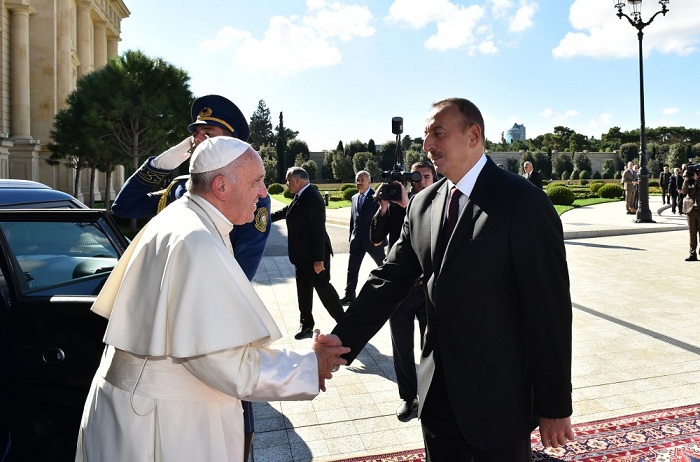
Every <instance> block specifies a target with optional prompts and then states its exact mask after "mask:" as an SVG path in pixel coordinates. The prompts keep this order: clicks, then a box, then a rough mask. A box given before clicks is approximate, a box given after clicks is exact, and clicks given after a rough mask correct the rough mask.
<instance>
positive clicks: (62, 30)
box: [56, 1, 73, 109]
mask: <svg viewBox="0 0 700 462" xmlns="http://www.w3.org/2000/svg"><path fill="white" fill-rule="evenodd" d="M70 25H71V20H70V2H66V1H63V2H56V29H57V37H56V42H57V50H56V67H57V69H56V70H57V72H56V90H57V95H56V104H57V109H62V108H63V107H65V105H66V99H67V98H68V94H69V93H70V92H71V90H72V89H73V59H72V56H71V48H72V42H73V40H72V38H71V30H70Z"/></svg>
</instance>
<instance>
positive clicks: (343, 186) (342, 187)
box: [340, 183, 355, 191]
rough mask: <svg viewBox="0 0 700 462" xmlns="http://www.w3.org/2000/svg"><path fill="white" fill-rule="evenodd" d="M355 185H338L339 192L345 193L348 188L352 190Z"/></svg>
mask: <svg viewBox="0 0 700 462" xmlns="http://www.w3.org/2000/svg"><path fill="white" fill-rule="evenodd" d="M354 187H355V185H354V184H353V183H343V184H341V185H340V190H341V191H345V190H346V189H348V188H354Z"/></svg>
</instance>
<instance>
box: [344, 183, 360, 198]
mask: <svg viewBox="0 0 700 462" xmlns="http://www.w3.org/2000/svg"><path fill="white" fill-rule="evenodd" d="M357 193H358V191H357V188H356V187H354V186H352V187H350V188H346V189H345V190H343V199H345V200H346V201H349V200H351V199H352V196H354V195H355V194H357Z"/></svg>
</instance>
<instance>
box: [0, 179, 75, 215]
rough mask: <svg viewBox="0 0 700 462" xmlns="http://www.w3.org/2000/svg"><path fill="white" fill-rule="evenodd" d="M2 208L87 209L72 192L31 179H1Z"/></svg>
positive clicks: (0, 202) (0, 197)
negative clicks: (65, 191)
mask: <svg viewBox="0 0 700 462" xmlns="http://www.w3.org/2000/svg"><path fill="white" fill-rule="evenodd" d="M0 208H12V209H59V208H60V209H86V208H88V207H87V205H85V204H83V203H82V202H80V201H79V200H78V199H76V198H75V197H73V196H71V195H70V194H67V193H64V192H63V191H57V190H55V189H51V188H49V187H48V186H46V185H45V184H43V183H38V182H36V181H30V180H0Z"/></svg>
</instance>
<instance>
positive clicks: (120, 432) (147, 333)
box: [76, 194, 319, 462]
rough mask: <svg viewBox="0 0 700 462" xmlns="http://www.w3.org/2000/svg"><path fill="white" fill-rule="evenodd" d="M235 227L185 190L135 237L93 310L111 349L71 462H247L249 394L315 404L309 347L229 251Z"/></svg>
mask: <svg viewBox="0 0 700 462" xmlns="http://www.w3.org/2000/svg"><path fill="white" fill-rule="evenodd" d="M232 228H233V226H232V225H231V223H230V222H229V221H228V220H227V219H226V218H225V217H224V216H223V215H222V214H221V213H220V212H219V211H218V210H216V209H215V208H214V207H213V206H212V205H211V204H209V203H208V202H207V201H206V200H204V199H203V198H201V197H199V196H195V195H189V194H187V195H185V197H183V198H182V199H180V200H178V201H175V202H174V203H173V204H171V205H170V206H168V207H167V208H166V209H165V210H164V211H163V212H162V213H160V214H159V215H157V216H156V217H155V218H153V219H152V220H151V221H150V222H149V223H148V224H147V225H146V227H145V228H144V229H143V230H142V231H141V232H140V233H139V235H138V236H137V237H136V238H135V239H134V241H133V242H132V243H131V245H130V246H129V247H128V249H127V251H126V252H125V254H124V255H123V256H122V258H121V259H120V260H119V264H118V265H117V267H116V268H115V269H114V270H113V272H112V274H111V275H110V277H109V278H108V280H107V282H106V283H105V286H104V287H103V289H102V291H101V292H100V294H99V295H98V297H97V300H96V301H95V304H94V305H93V307H92V310H93V311H95V312H96V313H98V314H100V315H102V316H104V317H106V318H108V319H109V324H108V326H107V331H106V333H105V339H104V340H105V343H106V344H107V348H106V350H105V355H104V357H103V359H102V362H101V364H100V367H99V369H98V371H97V373H96V374H95V378H94V379H93V383H92V387H91V389H90V393H89V395H88V398H87V402H86V403H85V409H84V411H83V419H82V423H81V428H80V433H79V436H78V450H77V453H76V460H77V461H82V460H86V461H123V462H140V461H168V462H170V461H188V462H191V461H198V460H207V461H236V462H238V461H242V460H243V446H244V443H243V439H244V436H243V411H242V408H241V402H240V400H241V399H246V400H249V401H275V400H302V399H313V398H314V397H315V396H316V395H317V394H318V392H319V389H318V385H319V381H318V365H317V360H316V355H315V354H314V353H313V352H312V351H309V352H306V353H298V352H292V351H287V350H281V349H272V348H270V347H269V345H270V344H271V343H272V342H273V341H275V340H277V339H279V338H280V337H281V334H280V331H279V329H278V328H277V325H276V324H275V322H274V321H273V319H272V317H271V316H270V313H269V312H268V311H267V309H266V308H265V306H264V305H263V303H262V301H261V300H260V298H259V297H258V295H257V294H256V293H255V290H254V289H253V286H252V285H251V284H250V282H249V281H248V279H247V278H246V276H245V274H244V273H243V270H241V268H240V266H239V265H238V263H237V262H236V260H235V259H234V257H233V254H232V252H231V249H230V246H231V244H230V241H229V238H228V235H229V232H230V231H231V229H232Z"/></svg>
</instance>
